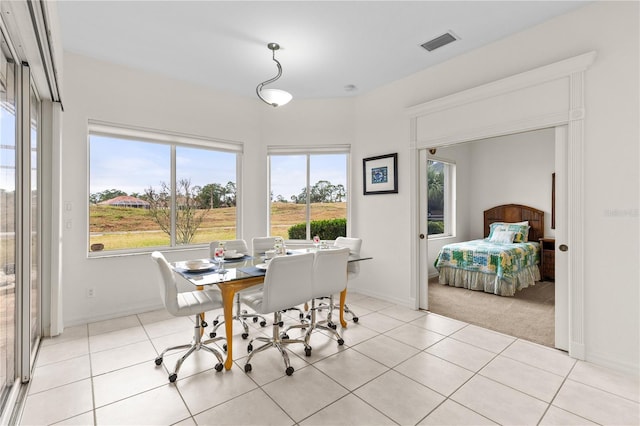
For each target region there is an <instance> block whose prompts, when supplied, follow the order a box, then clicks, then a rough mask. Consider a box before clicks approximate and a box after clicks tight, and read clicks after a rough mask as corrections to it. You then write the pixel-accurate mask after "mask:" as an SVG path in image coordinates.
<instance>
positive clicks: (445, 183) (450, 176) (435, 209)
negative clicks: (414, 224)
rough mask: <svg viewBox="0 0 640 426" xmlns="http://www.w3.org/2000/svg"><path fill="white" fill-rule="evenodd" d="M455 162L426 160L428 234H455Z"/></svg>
mask: <svg viewBox="0 0 640 426" xmlns="http://www.w3.org/2000/svg"><path fill="white" fill-rule="evenodd" d="M455 167H456V166H455V164H453V163H449V162H446V161H442V160H435V159H432V160H427V179H428V185H427V189H428V191H429V193H428V197H427V199H428V201H427V202H428V218H427V221H428V225H429V226H428V234H429V236H430V237H431V236H438V237H440V236H451V235H454V234H455V211H454V210H455V190H456V189H455Z"/></svg>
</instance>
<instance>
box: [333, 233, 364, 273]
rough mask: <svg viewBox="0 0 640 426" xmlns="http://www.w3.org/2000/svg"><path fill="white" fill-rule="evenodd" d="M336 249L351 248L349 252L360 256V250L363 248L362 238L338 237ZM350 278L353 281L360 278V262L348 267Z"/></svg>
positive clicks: (335, 243) (350, 264)
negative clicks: (357, 277)
mask: <svg viewBox="0 0 640 426" xmlns="http://www.w3.org/2000/svg"><path fill="white" fill-rule="evenodd" d="M333 245H334V246H336V247H349V251H350V253H351V254H354V255H356V256H359V255H360V248H361V247H362V239H360V238H347V237H338V238H336V241H335V242H334V243H333ZM347 272H348V278H349V279H352V278H355V277H356V276H358V274H359V273H360V262H351V263H349V266H348V267H347Z"/></svg>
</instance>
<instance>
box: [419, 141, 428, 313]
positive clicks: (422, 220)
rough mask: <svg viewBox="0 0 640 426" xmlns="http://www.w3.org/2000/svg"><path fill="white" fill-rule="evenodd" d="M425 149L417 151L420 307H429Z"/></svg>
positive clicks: (426, 158) (426, 157)
mask: <svg viewBox="0 0 640 426" xmlns="http://www.w3.org/2000/svg"><path fill="white" fill-rule="evenodd" d="M427 160H428V156H427V150H426V149H420V150H419V151H418V182H419V184H418V190H419V191H420V192H419V194H420V196H419V197H418V224H419V225H418V235H416V238H418V254H419V257H418V258H419V259H420V261H419V262H418V263H419V265H420V266H419V272H418V283H419V284H418V306H419V307H420V309H429V252H428V249H429V247H428V238H427V235H428V231H429V229H428V217H429V214H428V211H429V208H428V205H427V200H428V196H427V194H428V191H429V188H428V180H427Z"/></svg>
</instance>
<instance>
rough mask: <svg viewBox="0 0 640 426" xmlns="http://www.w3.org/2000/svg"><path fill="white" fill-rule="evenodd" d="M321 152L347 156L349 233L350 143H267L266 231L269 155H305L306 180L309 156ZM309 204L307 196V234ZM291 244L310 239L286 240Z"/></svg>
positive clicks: (350, 192) (269, 186) (269, 194)
mask: <svg viewBox="0 0 640 426" xmlns="http://www.w3.org/2000/svg"><path fill="white" fill-rule="evenodd" d="M322 154H346V156H347V185H346V186H347V194H348V196H347V236H350V235H351V198H352V197H351V194H353V191H351V189H352V188H351V145H350V144H337V145H313V146H305V145H267V197H266V199H267V232H268V233H269V231H270V230H271V156H272V155H305V156H306V162H307V166H306V167H307V177H306V179H307V182H309V179H310V173H311V172H310V167H309V166H310V157H311V155H322ZM309 196H310V194H309V191H307V197H309ZM310 209H311V205H310V203H309V199H308V198H307V203H306V221H307V234H309V233H310V232H309V227H310V226H311V220H310V218H311V211H310ZM286 242H287V243H291V244H294V245H295V244H296V243H298V244H307V243H311V242H312V241H311V240H286Z"/></svg>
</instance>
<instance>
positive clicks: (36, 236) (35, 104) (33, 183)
mask: <svg viewBox="0 0 640 426" xmlns="http://www.w3.org/2000/svg"><path fill="white" fill-rule="evenodd" d="M29 99H30V102H29V106H30V108H29V122H30V125H29V143H28V146H29V156H28V157H29V158H28V159H25V160H27V161H29V166H28V169H26V170H27V172H26V173H25V174H26V177H28V178H29V185H28V187H29V201H28V202H27V204H28V205H27V206H25V214H26V215H27V216H28V217H29V222H30V226H29V228H30V232H29V236H28V238H27V239H28V241H29V268H28V271H27V272H26V275H28V278H27V279H26V280H25V285H28V286H29V291H28V300H26V301H25V306H28V307H29V338H28V341H29V351H28V354H29V363H28V367H29V371H30V369H31V363H32V360H33V358H34V356H35V351H36V349H37V347H38V342H39V340H40V335H41V333H40V330H41V329H42V327H41V319H40V195H41V194H40V172H39V169H40V168H39V161H38V159H39V152H40V142H39V141H40V99H39V98H38V95H37V93H36V92H35V90H34V88H33V86H32V85H31V84H29ZM23 164H24V163H23ZM24 165H25V167H26V164H24ZM27 281H28V284H27V283H26V282H27Z"/></svg>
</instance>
